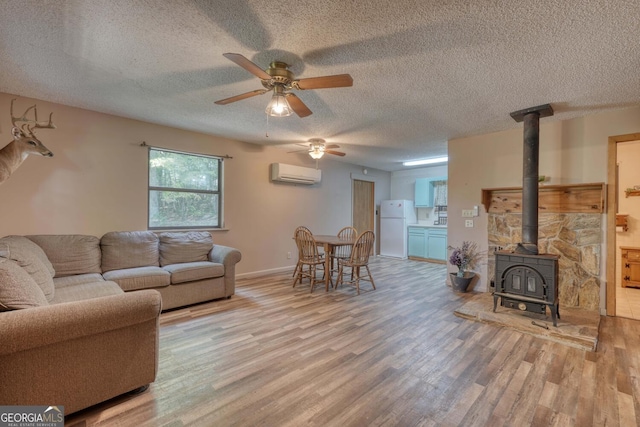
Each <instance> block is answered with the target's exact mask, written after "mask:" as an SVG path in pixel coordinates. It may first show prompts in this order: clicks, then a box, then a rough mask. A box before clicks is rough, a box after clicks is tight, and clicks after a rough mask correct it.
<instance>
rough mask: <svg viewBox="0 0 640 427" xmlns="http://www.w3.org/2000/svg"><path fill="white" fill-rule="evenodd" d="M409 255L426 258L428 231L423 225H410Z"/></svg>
mask: <svg viewBox="0 0 640 427" xmlns="http://www.w3.org/2000/svg"><path fill="white" fill-rule="evenodd" d="M408 232H409V238H408V242H409V247H408V248H407V249H408V255H409V256H410V257H415V258H425V255H426V253H427V252H426V251H427V238H426V236H427V233H426V229H425V228H422V227H409V231H408Z"/></svg>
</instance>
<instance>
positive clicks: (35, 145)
mask: <svg viewBox="0 0 640 427" xmlns="http://www.w3.org/2000/svg"><path fill="white" fill-rule="evenodd" d="M13 101H15V99H12V100H11V124H12V125H13V127H12V129H11V134H12V135H13V141H11V142H10V143H9V144H7V145H5V146H4V147H3V148H2V149H1V150H0V184H2V183H3V182H4V181H6V180H7V179H9V176H11V174H12V173H13V172H14V171H15V170H16V169H18V167H19V166H20V165H21V164H22V162H24V161H25V160H26V158H27V157H28V156H29V154H39V155H41V156H44V157H53V153H52V152H51V151H50V150H49V149H48V148H47V147H45V145H44V144H43V143H42V142H41V141H40V140H39V139H38V138H37V137H36V135H35V129H37V128H41V129H55V128H56V126H55V125H54V124H53V121H52V116H53V113H51V114H50V115H49V121H48V122H39V121H38V109H37V108H36V106H35V105H32V106H31V107H29V108H27V110H26V111H25V112H24V114H23V115H22V116H21V117H14V115H13ZM31 110H33V116H34V119H33V120H32V119H28V118H27V114H29V111H31ZM19 122H22V123H23V124H22V126H19V125H18V123H19Z"/></svg>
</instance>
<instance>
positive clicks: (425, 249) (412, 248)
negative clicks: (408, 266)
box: [407, 227, 447, 261]
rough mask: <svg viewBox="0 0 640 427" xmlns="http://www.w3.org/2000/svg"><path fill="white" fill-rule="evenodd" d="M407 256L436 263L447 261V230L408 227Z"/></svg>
mask: <svg viewBox="0 0 640 427" xmlns="http://www.w3.org/2000/svg"><path fill="white" fill-rule="evenodd" d="M407 232H408V235H409V238H408V245H409V247H408V254H409V256H410V257H412V258H424V259H432V260H438V261H446V259H447V229H446V228H441V227H408V229H407Z"/></svg>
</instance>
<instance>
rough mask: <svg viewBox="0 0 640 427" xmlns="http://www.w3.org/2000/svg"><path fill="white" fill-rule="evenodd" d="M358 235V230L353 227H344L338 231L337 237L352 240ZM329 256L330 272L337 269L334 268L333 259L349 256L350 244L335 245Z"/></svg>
mask: <svg viewBox="0 0 640 427" xmlns="http://www.w3.org/2000/svg"><path fill="white" fill-rule="evenodd" d="M356 237H358V231H357V230H356V229H355V228H354V227H344V228H342V229H341V230H340V231H338V238H340V239H344V240H352V239H355V238H356ZM330 256H331V272H332V273H333V272H334V271H337V270H336V269H334V265H335V263H334V261H337V260H339V259H348V258H349V257H350V256H351V245H344V246H336V248H335V249H334V251H333V253H332V254H330Z"/></svg>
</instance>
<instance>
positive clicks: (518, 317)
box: [454, 292, 600, 351]
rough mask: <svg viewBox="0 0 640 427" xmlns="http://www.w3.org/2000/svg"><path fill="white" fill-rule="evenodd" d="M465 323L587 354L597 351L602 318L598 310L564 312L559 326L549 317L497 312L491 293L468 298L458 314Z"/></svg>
mask: <svg viewBox="0 0 640 427" xmlns="http://www.w3.org/2000/svg"><path fill="white" fill-rule="evenodd" d="M454 314H455V315H456V316H458V317H462V318H463V319H468V320H473V321H476V322H482V323H487V324H490V325H495V326H502V327H506V328H510V329H514V330H516V331H519V332H523V333H526V334H529V335H533V336H536V337H538V338H542V339H546V340H549V341H554V342H557V343H560V344H564V345H568V346H570V347H574V348H579V349H581V350H586V351H596V347H597V344H598V328H599V326H600V315H599V314H598V312H597V311H594V310H584V309H581V308H568V307H561V308H560V316H561V317H560V319H559V320H558V326H557V327H554V326H553V324H552V323H551V321H550V320H551V319H549V316H545V315H542V314H537V313H530V312H521V311H517V310H512V309H509V308H504V307H498V308H497V309H496V312H495V313H494V312H493V298H492V297H491V295H490V294H489V293H487V292H482V293H476V294H473V295H472V296H471V295H470V296H468V298H467V300H466V303H465V304H464V305H462V307H460V308H458V309H457V310H455V311H454Z"/></svg>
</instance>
